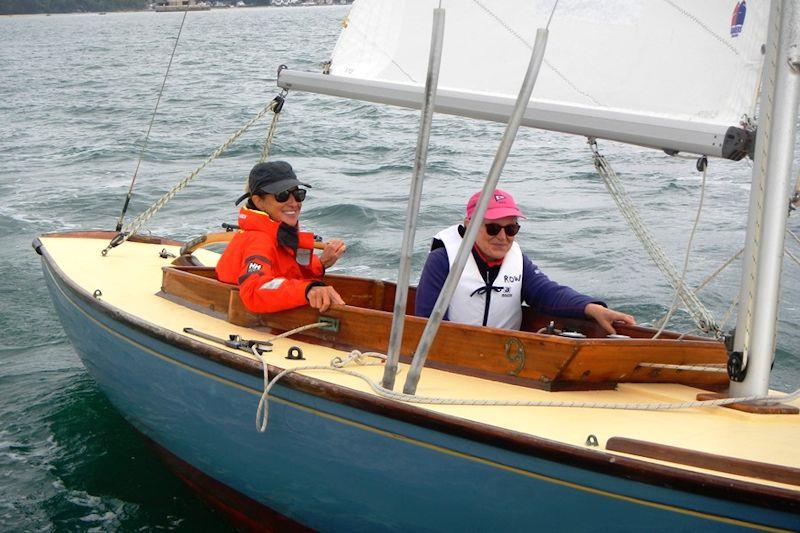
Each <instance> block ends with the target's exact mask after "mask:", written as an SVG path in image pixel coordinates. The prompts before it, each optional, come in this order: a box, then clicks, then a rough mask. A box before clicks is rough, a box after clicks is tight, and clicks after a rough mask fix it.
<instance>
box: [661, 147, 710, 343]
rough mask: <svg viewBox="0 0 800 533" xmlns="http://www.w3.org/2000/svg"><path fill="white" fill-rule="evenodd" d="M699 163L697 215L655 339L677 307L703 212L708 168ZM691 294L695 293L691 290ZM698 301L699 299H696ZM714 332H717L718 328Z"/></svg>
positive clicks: (703, 163) (702, 162) (702, 161)
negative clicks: (681, 265) (679, 273)
mask: <svg viewBox="0 0 800 533" xmlns="http://www.w3.org/2000/svg"><path fill="white" fill-rule="evenodd" d="M700 165H701V166H702V167H703V181H702V184H701V187H700V201H699V202H698V203H697V215H695V217H694V224H692V232H691V233H690V234H689V241H688V242H687V243H686V254H685V255H684V257H683V271H682V272H681V279H680V281H679V282H678V286H677V287H675V296H674V297H673V299H672V305H671V306H670V308H669V311H668V312H667V314H666V315H665V316H664V318H663V319H662V321H661V327H660V328H658V331H657V332H656V334H655V335H653V338H654V339H657V338H658V337H660V336H661V334H662V333H663V332H664V329H665V328H666V327H667V324H668V323H669V320H670V318H672V315H673V314H674V313H675V310H676V309H677V308H678V299H679V298H680V296H681V291H682V290H683V288H684V287H685V286H686V272H688V270H689V255H690V254H691V252H692V243H693V242H694V236H695V234H696V233H697V225H698V224H699V223H700V213H702V212H703V201H704V200H705V197H706V171H707V169H708V162H707V161H706V159H705V158H702V159H701V163H700ZM691 294H696V293H695V292H692V293H691ZM698 301H699V300H698ZM715 333H719V329H717V331H716V332H715Z"/></svg>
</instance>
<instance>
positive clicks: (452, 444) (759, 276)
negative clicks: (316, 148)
mask: <svg viewBox="0 0 800 533" xmlns="http://www.w3.org/2000/svg"><path fill="white" fill-rule="evenodd" d="M554 4H558V5H557V6H556V8H555V10H554V9H553V5H554ZM798 11H799V10H798V9H797V8H796V7H795V6H794V4H793V2H791V1H790V0H773V1H772V2H766V1H764V2H755V1H752V0H751V2H749V3H746V2H744V1H739V2H734V1H723V0H714V1H708V2H702V3H697V2H680V1H677V0H671V1H665V2H651V1H644V0H641V1H640V0H630V1H622V0H608V1H606V2H602V3H593V2H580V1H577V0H576V1H568V0H562V1H561V2H560V3H556V2H550V1H547V2H546V1H541V2H529V1H505V2H491V3H489V2H482V1H479V0H446V1H444V0H443V1H442V2H439V1H438V0H437V1H435V2H434V1H413V2H412V1H405V2H403V1H392V2H385V1H384V2H381V1H378V0H374V1H370V0H358V1H357V2H356V3H355V4H354V5H353V7H352V9H351V11H350V14H349V16H348V17H347V19H346V20H345V22H344V24H343V31H342V34H341V37H340V39H339V41H338V43H337V45H336V48H335V50H334V51H333V54H332V56H331V61H330V62H329V63H328V64H326V65H325V67H324V71H323V72H321V73H309V72H299V71H293V70H292V69H282V70H281V71H280V72H279V76H278V85H279V86H280V87H281V88H282V89H283V90H291V91H298V90H300V91H314V92H318V93H322V94H328V95H332V96H336V97H345V98H355V99H361V100H368V101H374V102H380V103H384V104H389V105H401V106H406V107H412V108H420V109H421V111H422V112H421V119H420V136H419V143H418V147H417V156H416V159H415V166H414V176H413V177H412V180H411V181H412V186H411V194H410V200H409V209H408V217H407V222H406V231H405V235H404V243H403V249H402V250H401V260H400V262H401V266H400V272H399V274H398V281H397V283H396V284H395V283H389V282H386V281H380V280H372V279H368V278H359V277H352V276H345V275H330V276H327V277H326V281H327V282H328V283H329V284H331V285H333V286H334V287H336V289H337V290H338V291H339V292H340V293H341V294H342V296H343V297H344V299H345V301H347V302H348V305H346V306H337V307H335V308H332V309H331V310H329V311H327V312H325V313H323V314H321V315H320V314H319V313H318V312H316V310H313V309H310V308H298V309H294V310H290V311H285V312H281V313H273V314H261V315H259V314H254V313H251V312H250V311H248V310H247V309H246V308H245V307H244V306H243V305H242V302H241V300H240V298H239V295H238V290H237V287H235V286H231V285H227V284H224V283H221V282H220V281H218V280H217V279H216V277H215V274H214V270H213V266H214V264H215V263H216V261H217V259H218V258H219V255H218V254H217V253H216V252H213V251H210V250H209V249H207V248H206V247H205V245H206V244H208V243H211V242H218V241H222V240H225V237H224V235H223V236H219V235H208V236H203V237H201V238H198V239H195V240H193V241H190V242H178V241H174V240H171V239H169V238H166V237H154V236H144V235H141V234H138V233H137V232H136V231H128V232H125V231H123V232H118V231H91V232H90V231H85V232H61V233H53V234H48V235H42V236H41V237H39V238H38V239H37V240H36V241H35V242H34V248H35V249H36V251H37V252H38V253H39V254H40V255H41V257H42V264H43V271H44V278H45V280H46V282H47V285H48V287H49V290H50V294H51V296H52V299H53V302H54V305H55V307H56V309H57V311H58V314H59V316H60V318H61V320H62V322H63V324H64V328H65V331H66V332H67V334H68V335H69V337H70V339H71V341H72V343H73V344H74V346H75V349H76V351H77V352H78V354H79V355H80V357H81V359H82V360H83V362H84V364H85V366H86V368H87V370H88V371H89V373H90V374H91V375H92V377H93V378H94V379H95V381H96V382H97V383H98V385H99V387H100V388H101V389H102V390H103V392H104V393H105V394H106V395H107V396H108V398H109V399H110V401H111V402H112V403H113V404H114V406H115V407H116V408H117V409H119V411H120V412H121V413H122V414H123V415H124V416H125V418H126V419H127V420H128V421H129V422H130V423H131V424H132V425H133V426H134V427H135V428H136V429H137V430H138V431H139V432H141V434H142V435H143V437H144V438H145V439H147V440H148V441H149V442H151V443H152V444H153V446H154V447H155V449H156V450H157V451H158V452H159V453H160V454H161V456H162V457H163V458H164V460H165V461H166V462H167V463H168V464H169V465H170V466H171V467H172V468H173V469H174V470H175V471H176V472H177V474H178V475H179V476H180V477H181V478H183V479H184V480H185V481H186V482H187V483H188V484H189V485H190V486H191V487H192V488H193V489H195V490H196V491H197V492H198V493H199V494H200V495H201V496H202V497H203V498H205V499H206V500H207V501H208V502H209V503H211V504H212V505H214V506H216V507H217V508H219V509H220V510H222V511H223V512H224V513H225V514H226V515H227V516H228V517H230V519H231V520H232V521H233V522H234V523H235V524H236V525H237V526H239V527H240V528H242V529H247V530H263V529H290V528H297V529H320V530H346V531H357V530H448V531H452V530H470V531H472V530H522V529H525V530H529V529H544V530H554V529H559V530H589V529H591V530H614V531H619V530H696V529H700V528H703V529H709V530H740V529H748V528H749V529H754V530H768V531H777V530H786V531H796V530H798V529H800V454H797V442H798V441H800V417H798V414H797V413H798V406H800V401H798V399H797V397H796V395H784V394H779V393H775V392H772V391H770V390H769V388H768V385H769V370H770V365H771V362H772V356H773V353H774V342H775V341H774V339H775V321H776V317H777V302H778V293H779V283H778V282H777V280H779V279H780V271H781V258H782V255H783V235H784V230H785V226H786V218H787V212H788V210H787V206H788V204H789V201H790V193H789V190H790V182H789V176H790V173H791V165H792V155H793V150H794V139H795V121H796V117H797V106H798V94H800V92H799V88H800V80H798V67H800V54H798V45H799V44H800V42H799V41H798V40H797V39H798V32H797V29H798V28H799V27H800V23H799V22H798V21H800V14H799V13H798ZM537 28H538V30H537ZM534 33H535V34H536V35H535V39H534ZM420 35H431V39H430V40H428V39H423V38H420ZM759 93H760V108H757V107H756V103H755V101H756V98H757V97H758V95H759ZM756 110H758V120H756ZM434 112H443V113H449V114H456V115H461V116H466V117H471V118H477V119H482V120H493V121H498V122H502V123H506V124H507V129H506V135H505V136H504V138H503V141H502V142H501V144H500V147H499V148H498V155H497V157H496V159H495V163H494V164H493V166H492V168H491V169H490V171H489V173H488V177H487V181H486V184H485V187H484V190H483V193H482V196H481V199H480V201H479V203H478V207H477V209H476V212H477V214H476V215H475V217H476V218H478V219H480V218H481V217H482V216H483V212H484V211H485V209H486V206H487V203H488V195H489V194H491V193H492V191H494V189H495V185H496V184H497V182H498V180H499V179H500V177H501V174H502V166H503V162H504V158H505V157H506V156H507V155H508V151H509V150H510V147H511V144H512V143H513V139H514V136H515V134H516V128H518V127H520V126H523V127H535V128H541V129H546V130H554V131H560V132H565V133H569V134H573V135H581V136H585V137H589V138H591V139H593V140H596V139H599V140H603V139H605V140H611V141H618V142H625V143H631V144H636V145H640V146H645V147H650V148H654V149H657V150H664V151H666V152H667V153H668V154H695V155H697V156H698V157H700V156H703V157H706V158H708V157H710V158H714V157H718V158H719V157H723V158H729V159H741V158H744V157H752V158H753V160H754V162H755V163H754V178H753V179H754V187H752V195H753V198H752V200H751V209H750V213H749V217H750V218H749V223H748V235H747V242H746V243H745V252H744V254H743V256H744V261H745V266H744V268H743V276H742V279H743V282H742V292H741V295H740V302H739V308H740V318H739V321H738V323H737V327H736V333H735V335H733V336H731V337H730V338H729V339H728V342H727V343H723V342H722V341H721V340H718V339H716V338H709V337H701V336H691V335H685V334H680V333H674V332H669V331H656V330H655V329H654V328H648V327H643V326H626V327H621V328H619V329H618V333H620V334H621V337H622V338H619V337H617V338H608V337H606V336H605V334H604V333H603V332H602V331H600V330H599V328H598V327H597V325H596V324H593V323H591V322H589V321H585V320H563V319H559V318H557V317H550V316H546V315H543V314H540V313H537V312H536V311H535V310H532V309H526V310H525V317H524V319H523V327H522V330H521V331H510V330H502V329H495V328H480V327H474V326H466V325H459V324H453V323H448V322H442V315H443V314H444V310H445V309H446V306H447V304H448V301H447V299H448V296H447V294H446V293H447V287H448V284H447V283H446V284H445V289H444V290H443V292H442V294H443V295H442V296H441V297H440V301H438V302H437V305H436V308H435V309H434V312H433V314H432V315H431V318H430V319H422V318H418V317H413V316H409V315H408V314H407V313H406V309H407V308H409V307H411V306H413V298H414V289H413V287H409V284H408V277H409V272H408V271H409V257H410V255H411V252H412V251H413V250H412V248H413V247H412V246H411V244H413V237H414V232H415V219H416V211H417V210H418V207H419V199H420V196H421V191H422V179H423V177H424V169H425V153H426V145H427V137H428V135H429V134H430V127H431V116H432V114H433V113H434ZM593 142H594V141H593ZM701 160H702V157H701ZM597 161H598V169H600V170H601V171H602V172H606V174H609V175H610V174H613V172H610V171H609V170H608V167H607V166H604V163H603V159H602V156H598V159H597ZM701 166H702V165H701ZM702 168H705V167H702ZM603 169H605V170H603ZM474 237H475V236H474V234H470V232H469V231H468V232H467V234H466V235H465V237H464V241H465V243H464V245H463V246H462V252H463V251H464V250H467V251H468V250H469V249H471V246H472V242H470V239H472V240H473V241H474ZM109 241H111V242H110V243H109ZM101 251H105V252H106V253H104V254H101ZM462 252H459V257H461V256H462V255H465V254H466V252H464V253H462ZM458 265H459V260H458V259H456V261H455V265H454V267H453V269H451V275H452V276H454V279H457V276H458V275H459V272H456V271H457V270H459V266H458ZM460 268H463V262H462V263H461V265H460ZM681 281H682V280H677V288H676V294H677V293H680V292H681V291H680V288H681V285H682V283H681ZM448 283H449V282H448ZM686 298H687V301H688V300H689V299H690V298H689V296H687V297H686ZM687 305H689V304H688V303H687ZM701 322H703V321H701ZM703 324H704V325H705V326H706V327H707V328H709V329H711V328H712V326H713V324H712V323H711V321H710V320H705V321H704V322H703ZM401 391H402V392H401ZM254 419H255V421H256V424H255V425H254Z"/></svg>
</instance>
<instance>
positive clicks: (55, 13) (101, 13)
mask: <svg viewBox="0 0 800 533" xmlns="http://www.w3.org/2000/svg"><path fill="white" fill-rule="evenodd" d="M351 5H353V4H352V2H350V3H347V4H319V5H313V6H307V5H295V6H273V5H268V6H238V7H236V6H209V7H210V9H191V10H189V11H215V10H224V11H227V10H229V9H257V8H270V9H272V8H275V9H285V8H292V9H295V8H303V7H305V8H309V7H310V8H314V7H342V6H351ZM112 13H159V12H158V11H156V10H155V9H117V10H113V11H52V12H41V13H0V19H3V18H13V17H42V16H45V17H49V16H53V15H110V14H112ZM164 13H183V10H175V11H164Z"/></svg>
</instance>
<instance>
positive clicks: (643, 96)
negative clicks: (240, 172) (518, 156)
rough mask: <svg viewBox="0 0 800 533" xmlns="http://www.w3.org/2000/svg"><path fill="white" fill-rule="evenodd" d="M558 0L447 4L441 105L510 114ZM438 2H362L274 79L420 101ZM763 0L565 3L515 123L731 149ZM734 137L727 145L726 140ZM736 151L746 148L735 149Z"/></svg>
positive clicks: (745, 99) (750, 83)
mask: <svg viewBox="0 0 800 533" xmlns="http://www.w3.org/2000/svg"><path fill="white" fill-rule="evenodd" d="M554 2H555V0H502V1H497V0H495V1H488V0H442V2H441V4H442V7H444V8H445V9H446V10H447V26H446V28H445V38H444V52H443V58H442V66H441V74H440V78H439V97H438V105H437V111H440V112H445V113H452V114H458V115H464V116H471V117H475V118H482V119H489V120H498V121H506V120H507V117H508V114H509V113H510V109H511V106H513V101H514V98H515V97H516V95H517V93H518V91H519V87H520V84H521V83H522V76H523V74H524V72H525V66H526V65H527V62H528V59H529V58H530V53H531V48H532V46H533V38H534V34H535V30H536V28H537V27H543V26H544V25H545V24H546V23H547V19H548V17H549V15H550V11H551V10H552V7H553V4H554ZM438 5H439V0H392V1H387V0H357V1H356V3H355V4H354V5H353V7H352V9H351V11H350V13H349V15H348V17H347V18H346V19H345V21H344V22H343V27H344V29H343V31H342V34H341V36H340V38H339V41H338V43H337V45H336V48H335V50H334V51H333V54H332V56H331V65H330V74H329V75H328V76H323V75H319V74H308V73H298V72H293V71H291V70H290V71H284V72H282V73H281V76H280V80H279V83H280V84H281V85H282V86H283V87H288V88H294V89H300V90H310V91H314V92H321V93H327V94H333V95H338V96H344V97H348V98H357V99H363V100H371V101H376V102H384V103H389V104H395V105H404V106H409V107H419V105H420V102H421V99H422V90H423V87H424V83H425V74H426V66H427V57H428V46H429V42H428V39H426V38H422V37H421V36H427V35H429V34H430V31H431V20H432V12H433V9H434V8H435V7H436V6H438ZM768 7H769V2H767V1H766V0H764V1H751V2H747V3H745V2H744V1H739V2H737V1H735V0H704V1H703V2H697V1H693V0H604V1H602V2H590V1H586V0H560V2H559V4H558V7H557V9H556V11H555V15H554V17H553V19H552V22H551V24H550V40H549V44H548V49H547V54H546V56H545V59H544V65H543V67H542V72H541V75H540V76H539V80H538V81H537V85H536V89H535V90H534V93H533V96H532V98H531V103H530V105H529V107H528V110H527V112H526V114H525V118H524V121H523V125H526V126H533V127H541V128H545V129H552V130H557V131H565V132H568V133H576V134H581V135H590V136H596V137H601V138H608V139H613V140H619V141H623V142H630V143H633V144H640V145H644V146H652V147H656V148H660V149H667V150H678V151H689V152H694V153H703V154H707V155H716V156H722V155H724V156H726V157H727V156H729V155H727V154H726V153H725V152H726V149H725V148H724V147H723V141H724V137H725V133H726V131H727V130H728V128H729V127H738V126H740V125H741V124H742V122H743V119H744V118H745V117H752V116H753V113H754V109H755V100H756V95H757V89H758V82H759V73H760V68H761V61H762V45H763V43H764V41H765V37H766V26H767V14H768ZM730 142H735V141H734V140H731V141H730ZM739 157H741V154H739Z"/></svg>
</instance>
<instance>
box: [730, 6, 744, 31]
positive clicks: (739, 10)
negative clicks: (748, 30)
mask: <svg viewBox="0 0 800 533" xmlns="http://www.w3.org/2000/svg"><path fill="white" fill-rule="evenodd" d="M746 13H747V2H745V1H744V0H742V1H741V2H736V7H734V8H733V16H732V17H731V37H738V36H739V34H740V33H742V26H744V16H745V14H746Z"/></svg>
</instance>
